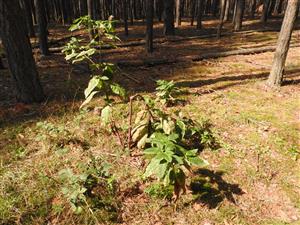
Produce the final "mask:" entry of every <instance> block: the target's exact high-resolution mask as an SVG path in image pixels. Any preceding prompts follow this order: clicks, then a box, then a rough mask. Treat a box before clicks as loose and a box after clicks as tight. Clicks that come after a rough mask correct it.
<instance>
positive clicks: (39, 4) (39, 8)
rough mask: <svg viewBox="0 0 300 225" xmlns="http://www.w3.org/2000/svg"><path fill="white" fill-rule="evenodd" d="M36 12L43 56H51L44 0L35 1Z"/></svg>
mask: <svg viewBox="0 0 300 225" xmlns="http://www.w3.org/2000/svg"><path fill="white" fill-rule="evenodd" d="M35 10H36V16H37V22H38V27H39V45H40V51H41V54H42V55H49V49H48V36H47V34H48V30H47V19H46V11H45V2H44V0H35Z"/></svg>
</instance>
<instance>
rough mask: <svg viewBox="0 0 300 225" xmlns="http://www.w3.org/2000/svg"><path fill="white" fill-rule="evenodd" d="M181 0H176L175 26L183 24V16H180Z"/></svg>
mask: <svg viewBox="0 0 300 225" xmlns="http://www.w3.org/2000/svg"><path fill="white" fill-rule="evenodd" d="M180 1H181V0H176V20H175V27H179V25H181V18H180V6H181V4H180Z"/></svg>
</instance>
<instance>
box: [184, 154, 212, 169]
mask: <svg viewBox="0 0 300 225" xmlns="http://www.w3.org/2000/svg"><path fill="white" fill-rule="evenodd" d="M187 161H188V163H189V164H190V165H192V166H197V167H205V166H208V165H209V164H208V162H207V161H206V160H205V159H201V158H199V157H197V156H196V157H189V158H187Z"/></svg>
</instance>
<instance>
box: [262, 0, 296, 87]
mask: <svg viewBox="0 0 300 225" xmlns="http://www.w3.org/2000/svg"><path fill="white" fill-rule="evenodd" d="M299 4H300V0H289V1H288V5H287V9H286V12H285V16H284V19H283V23H282V26H281V31H280V34H279V38H278V42H277V48H276V52H275V55H274V59H273V64H272V69H271V73H270V76H269V78H268V81H267V84H268V85H269V86H270V87H279V86H281V84H282V80H283V70H284V65H285V61H286V57H287V54H288V50H289V45H290V41H291V36H292V32H293V27H294V25H295V22H296V18H297V13H298V9H299Z"/></svg>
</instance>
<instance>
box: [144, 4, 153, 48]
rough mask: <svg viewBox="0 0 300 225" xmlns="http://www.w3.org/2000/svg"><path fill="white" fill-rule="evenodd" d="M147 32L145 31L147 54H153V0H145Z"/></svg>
mask: <svg viewBox="0 0 300 225" xmlns="http://www.w3.org/2000/svg"><path fill="white" fill-rule="evenodd" d="M146 4H147V11H146V14H147V15H146V20H147V30H146V49H147V52H148V53H151V52H153V16H154V0H147V2H146Z"/></svg>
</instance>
